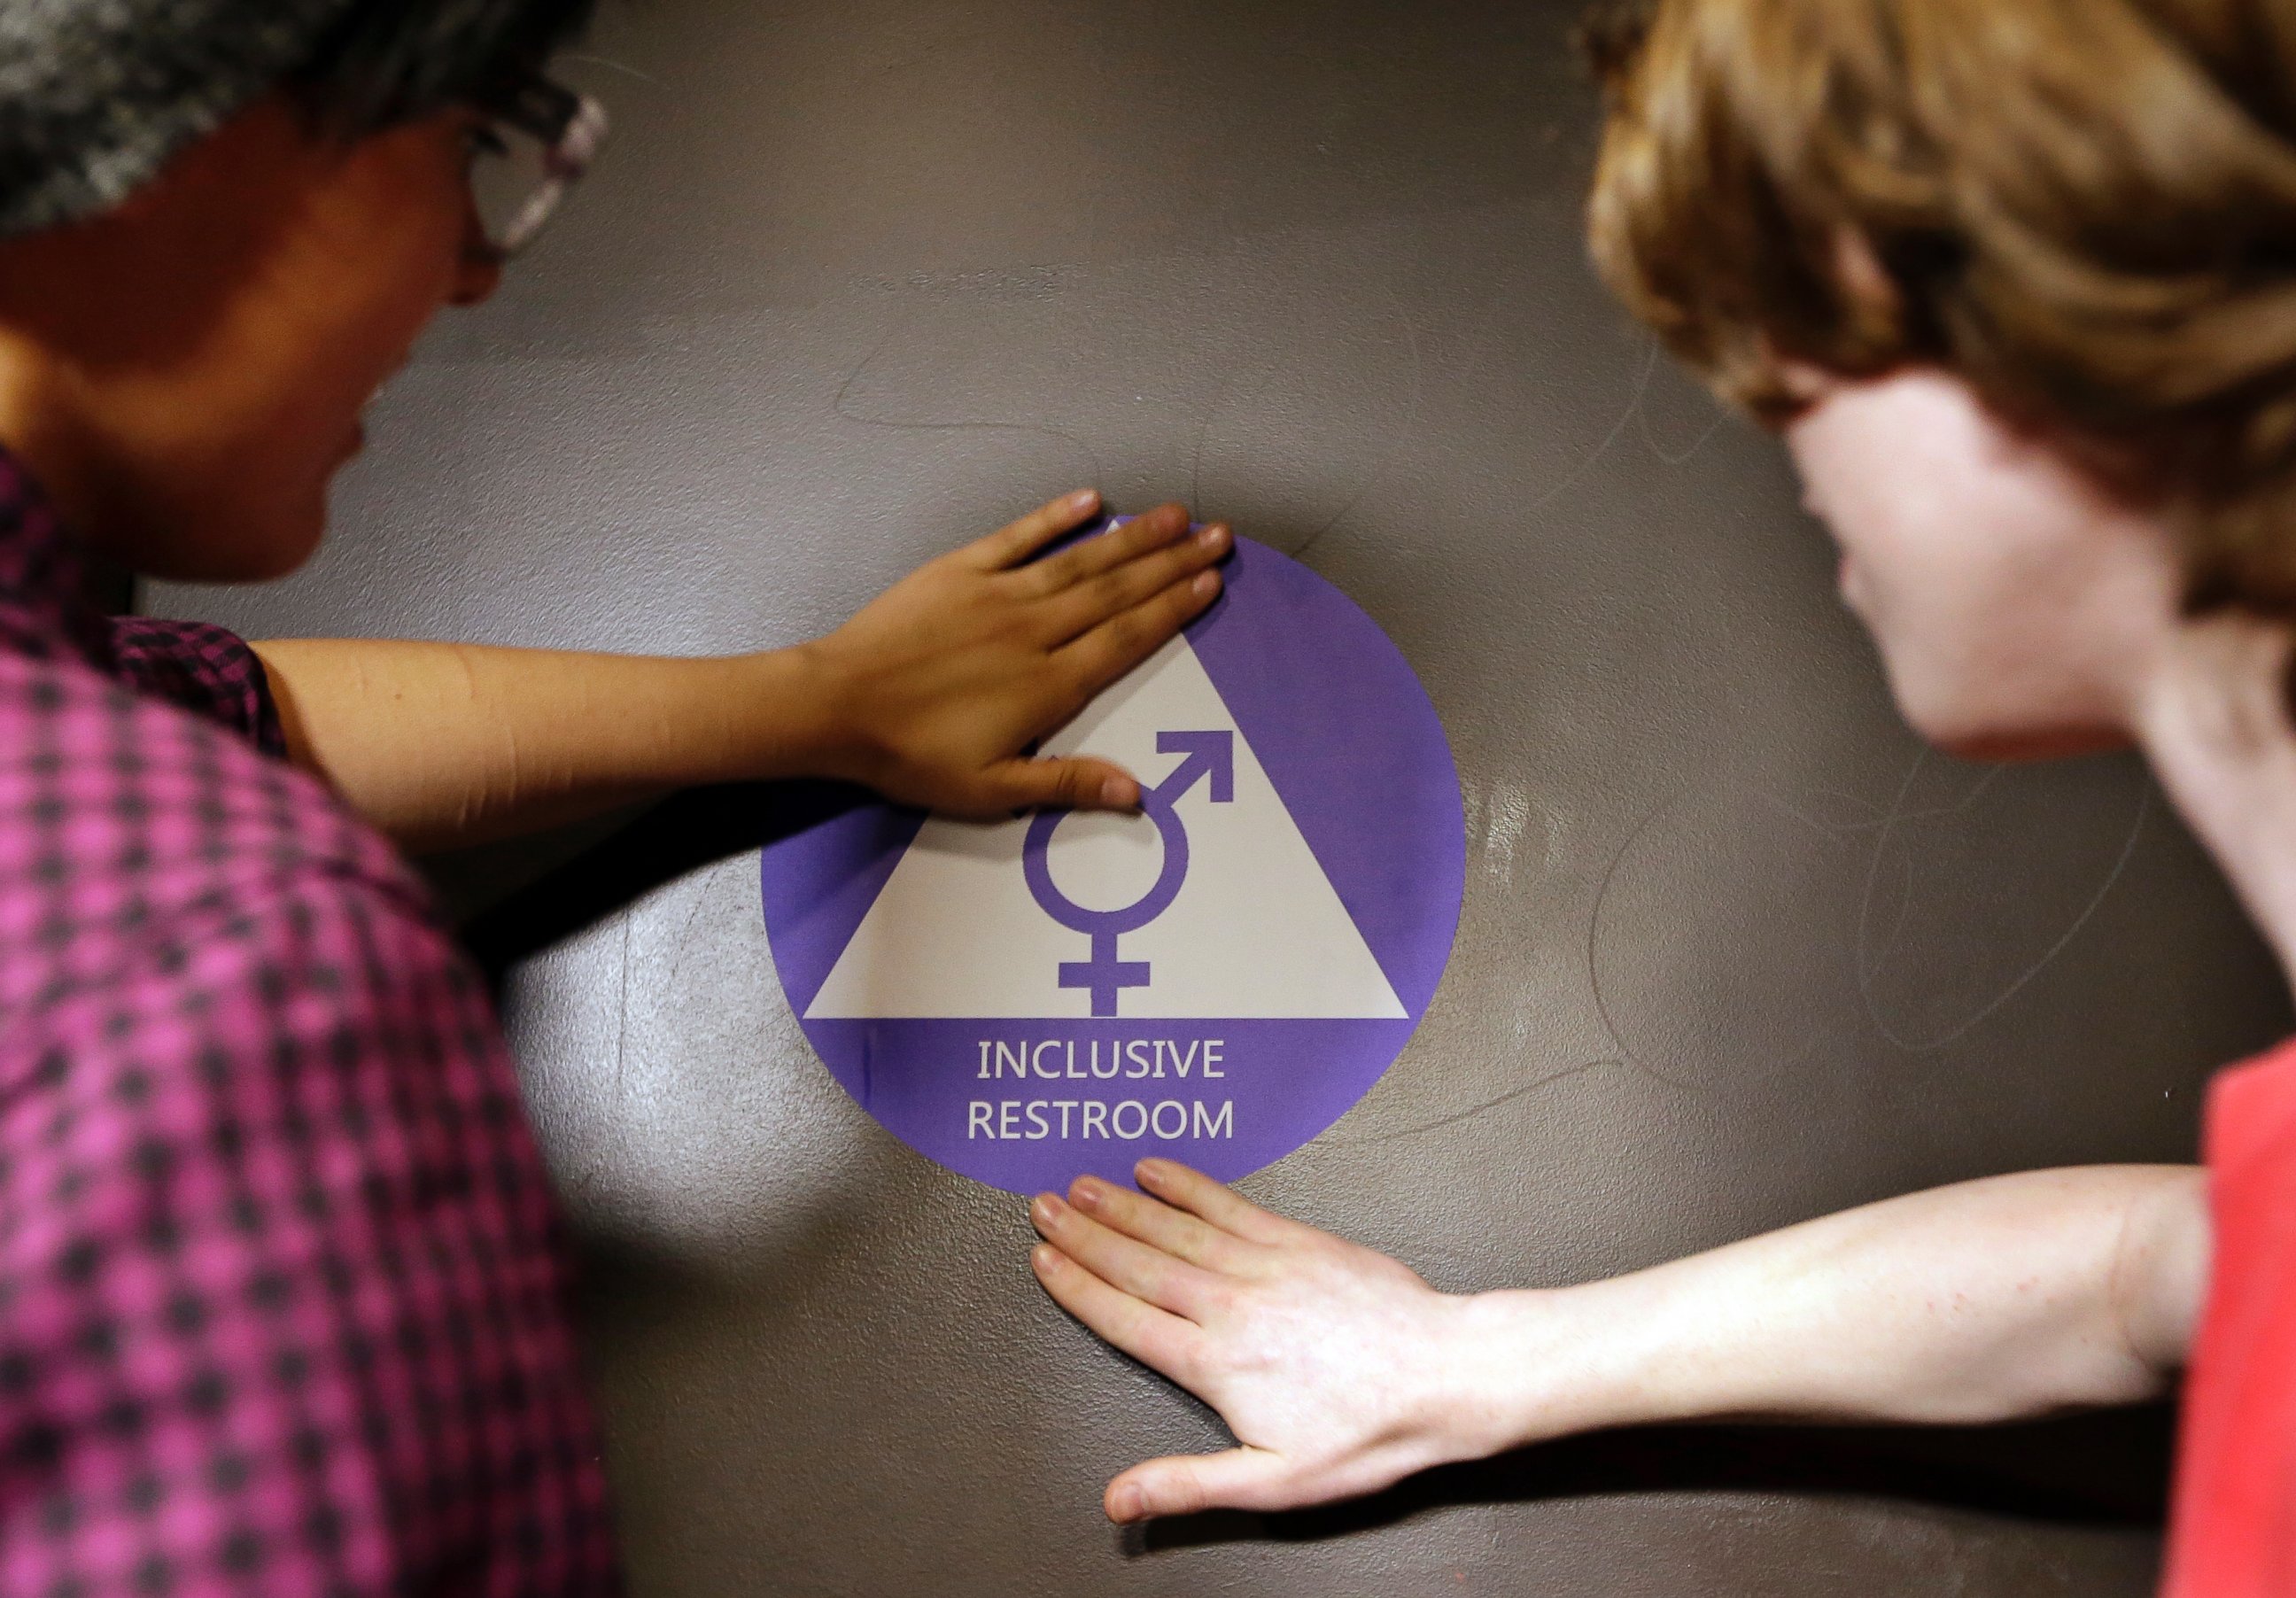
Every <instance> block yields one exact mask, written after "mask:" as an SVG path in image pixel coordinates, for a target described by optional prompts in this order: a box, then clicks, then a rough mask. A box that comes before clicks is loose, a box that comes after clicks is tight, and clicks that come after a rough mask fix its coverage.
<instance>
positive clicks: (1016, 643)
mask: <svg viewBox="0 0 2296 1598" xmlns="http://www.w3.org/2000/svg"><path fill="white" fill-rule="evenodd" d="M1099 508H1100V500H1099V496H1097V495H1095V494H1091V493H1088V492H1087V493H1079V494H1073V495H1070V496H1067V497H1066V498H1064V499H1059V500H1055V501H1054V502H1053V503H1052V504H1048V505H1046V506H1045V507H1044V508H1043V509H1041V510H1039V511H1037V512H1035V513H1034V514H1033V515H1030V516H1028V517H1026V518H1024V519H1022V520H1020V521H1017V522H1015V523H1013V525H1012V526H1011V527H1008V528H1006V529H1004V530H1003V531H1001V532H998V533H996V534H994V535H992V536H991V537H988V538H984V539H982V540H981V541H980V542H979V543H977V544H973V545H970V546H968V547H966V548H964V549H960V550H958V551H956V552H955V553H953V554H949V555H946V556H943V557H942V558H941V559H939V560H938V561H933V562H931V564H930V565H927V566H925V567H923V568H922V569H920V570H917V571H916V572H914V573H912V574H911V575H910V576H909V577H908V578H906V579H904V580H903V581H902V582H900V583H898V584H897V585H896V586H894V587H892V588H891V589H890V590H889V591H888V592H887V593H885V594H883V595H882V596H881V597H880V598H879V599H877V600H876V601H875V602H873V603H872V604H870V605H869V606H868V607H866V608H865V609H864V610H863V611H861V612H860V613H859V614H858V615H857V616H856V617H854V619H852V620H851V621H849V622H848V623H847V624H846V625H845V626H844V627H840V628H839V629H838V630H837V631H836V632H834V633H832V634H831V635H829V636H828V637H826V638H823V639H819V640H817V641H816V642H814V643H808V644H802V645H799V647H797V648H794V649H784V650H775V651H770V652H767V653H763V654H753V655H739V656H733V657H728V658H723V659H717V660H666V659H652V658H644V657H637V656H627V655H598V654H567V653H559V652H555V651H546V650H519V649H483V648H478V647H473V646H466V645H462V644H452V643H390V642H381V641H372V640H332V639H329V640H283V641H278V642H272V643H258V644H257V645H255V650H256V652H257V654H258V655H259V656H260V657H261V658H262V660H263V664H264V668H265V670H266V674H267V675H268V676H269V678H270V681H271V685H272V691H273V696H274V698H275V700H276V701H277V702H278V705H279V708H280V713H281V718H282V720H283V722H284V723H285V725H286V730H287V741H288V750H289V754H290V756H291V758H293V759H294V760H295V762H296V763H297V764H298V765H300V766H304V767H306V768H307V769H309V770H312V771H315V772H316V773H318V774H321V775H323V776H324V777H325V778H326V779H327V780H328V781H329V782H331V783H333V785H334V786H335V788H336V789H337V791H340V793H342V794H343V796H344V797H345V798H346V799H349V800H350V802H351V803H352V804H353V805H355V806H357V807H358V808H359V809H360V810H361V811H362V812H364V813H365V815H367V816H368V817H369V818H370V819H372V820H373V822H374V823H375V824H377V825H379V826H381V828H382V829H383V830H384V831H386V832H389V833H391V834H392V835H393V836H394V837H396V838H398V840H399V841H400V842H402V843H403V844H405V845H406V846H407V847H408V848H415V849H428V848H447V847H451V846H453V845H457V844H463V843H475V842H480V841H484V840H488V839H490V838H499V837H504V836H507V835H510V834H512V833H517V832H529V831H532V830H534V829H536V828H538V827H543V826H549V825H553V824H558V823H561V822H567V821H573V820H576V819H578V818H580V817H581V816H583V815H589V814H593V813H594V812H597V811H600V810H603V809H606V808H608V807H611V806H614V805H617V804H620V803H624V802H627V801H628V800H631V799H639V798H643V797H644V796H646V795H649V794H652V793H658V792H661V791H667V790H669V789H672V788H680V787H686V786H690V785H693V784H695V783H717V782H734V781H760V780H769V779H775V778H782V777H794V776H823V777H842V778H848V779H850V780H852V781H855V782H858V783H867V784H868V785H870V786H871V787H873V788H876V789H878V790H879V791H881V792H883V793H885V794H886V795H888V796H889V797H890V798H893V799H899V800H902V801H905V802H907V803H913V804H918V805H922V806H926V807H931V808H933V809H938V810H943V811H947V812H950V813H952V814H956V815H974V816H990V815H1002V814H1005V813H1006V812H1009V811H1012V810H1015V809H1021V808H1026V807H1032V806H1037V805H1047V804H1062V805H1070V806H1077V807H1084V808H1088V809H1092V808H1119V809H1120V808H1124V807H1128V806H1131V805H1133V804H1136V803H1137V802H1138V799H1139V788H1138V785H1137V784H1136V783H1134V782H1133V781H1132V779H1131V778H1130V776H1129V775H1128V774H1126V773H1124V772H1122V771H1120V770H1119V769H1118V768H1116V767H1115V766H1110V765H1108V764H1107V763H1105V762H1103V761H1099V760H1090V759H1067V760H1049V759H1046V760H1037V759H1029V758H1024V757H1023V751H1024V750H1026V749H1027V748H1028V746H1029V744H1030V743H1031V742H1034V741H1035V740H1037V738H1039V737H1042V736H1043V735H1044V734H1046V733H1050V732H1052V731H1054V729H1055V728H1057V727H1059V726H1060V725H1061V724H1062V723H1063V722H1065V721H1066V720H1068V719H1069V717H1071V716H1073V715H1075V714H1076V712H1077V711H1078V710H1079V709H1083V708H1084V706H1085V705H1086V704H1087V702H1088V701H1090V700H1091V699H1092V697H1093V696H1094V695H1095V694H1096V693H1097V692H1100V690H1101V689H1103V688H1104V687H1106V686H1107V685H1108V684H1111V683H1112V682H1114V681H1115V680H1116V679H1117V678H1119V677H1120V676H1123V675H1124V674H1125V673H1126V672H1128V671H1129V670H1130V669H1131V668H1133V667H1135V666H1136V665H1138V664H1139V663H1140V662H1141V661H1142V660H1145V659H1147V657H1148V656H1149V655H1151V654H1152V653H1153V652H1154V651H1156V650H1157V649H1158V648H1159V647H1160V646H1161V645H1162V644H1163V643H1165V642H1166V641H1167V640H1168V639H1169V638H1170V637H1171V636H1172V635H1173V634H1175V633H1177V631H1178V630H1179V629H1180V628H1181V627H1183V626H1185V624H1186V623H1187V622H1189V621H1190V620H1193V619H1194V618H1195V617H1196V616H1197V615H1198V614H1199V613H1200V612H1201V611H1202V610H1203V609H1204V607H1205V606H1207V605H1209V604H1210V603H1211V602H1212V600H1213V598H1214V597H1215V596H1216V595H1217V594H1218V591H1219V577H1218V573H1217V572H1216V571H1214V570H1211V568H1212V567H1213V566H1214V565H1215V564H1216V563H1217V562H1218V561H1219V560H1220V559H1221V558H1222V557H1223V556H1225V555H1226V553H1227V549H1228V542H1229V540H1228V534H1227V529H1226V528H1224V527H1216V528H1210V529H1206V530H1205V531H1204V532H1203V533H1201V534H1197V535H1193V536H1192V535H1191V534H1190V533H1189V531H1188V517H1187V512H1185V511H1184V510H1182V509H1181V508H1180V507H1179V506H1177V505H1166V506H1164V507H1162V508H1160V509H1159V510H1156V511H1153V512H1150V513H1149V514H1147V515H1145V516H1143V517H1140V518H1139V519H1137V520H1134V521H1131V522H1128V523H1127V524H1126V525H1125V526H1123V527H1122V528H1120V529H1117V530H1116V531H1114V532H1111V533H1109V534H1107V535H1105V536H1103V537H1097V538H1092V539H1088V540H1087V541H1085V542H1083V543H1080V544H1078V545H1075V546H1074V547H1072V548H1070V549H1067V550H1063V551H1062V552H1061V553H1058V554H1055V555H1053V556H1050V557H1047V558H1046V559H1043V560H1037V559H1036V558H1035V557H1036V556H1037V554H1038V553H1039V552H1040V551H1041V550H1043V549H1044V548H1045V547H1046V545H1049V544H1051V543H1053V542H1054V541H1055V540H1057V539H1058V538H1060V537H1062V535H1064V534H1066V533H1069V532H1071V531H1073V530H1074V529H1076V528H1078V527H1079V526H1081V525H1082V524H1083V523H1084V522H1085V521H1087V520H1088V519H1090V518H1091V517H1092V516H1093V515H1094V514H1095V513H1096V512H1098V510H1099Z"/></svg>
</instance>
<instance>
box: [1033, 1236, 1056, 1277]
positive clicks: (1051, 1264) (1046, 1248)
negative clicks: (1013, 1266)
mask: <svg viewBox="0 0 2296 1598" xmlns="http://www.w3.org/2000/svg"><path fill="white" fill-rule="evenodd" d="M1060 1259H1061V1257H1060V1255H1059V1253H1058V1252H1056V1251H1055V1250H1054V1248H1053V1246H1052V1245H1051V1244H1050V1243H1038V1244H1037V1246H1036V1247H1035V1248H1033V1249H1031V1250H1029V1264H1030V1265H1032V1266H1036V1268H1037V1269H1038V1270H1040V1271H1051V1270H1055V1269H1057V1268H1059V1266H1060Z"/></svg>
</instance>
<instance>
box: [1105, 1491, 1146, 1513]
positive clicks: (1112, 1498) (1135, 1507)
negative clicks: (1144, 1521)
mask: <svg viewBox="0 0 2296 1598" xmlns="http://www.w3.org/2000/svg"><path fill="white" fill-rule="evenodd" d="M1108 1512H1109V1513H1110V1514H1111V1515H1113V1516H1114V1517H1115V1518H1116V1519H1118V1520H1138V1519H1139V1518H1140V1489H1139V1488H1138V1487H1118V1488H1117V1489H1116V1490H1115V1491H1114V1492H1112V1493H1111V1494H1110V1495H1109V1496H1108Z"/></svg>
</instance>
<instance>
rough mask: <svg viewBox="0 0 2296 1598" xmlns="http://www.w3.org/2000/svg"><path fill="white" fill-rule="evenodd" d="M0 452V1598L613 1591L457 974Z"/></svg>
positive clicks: (584, 1440)
mask: <svg viewBox="0 0 2296 1598" xmlns="http://www.w3.org/2000/svg"><path fill="white" fill-rule="evenodd" d="M83 588H84V584H83V583H82V580H81V578H80V575H79V569H78V561H77V560H76V558H75V557H74V555H73V553H72V551H71V549H70V545H69V544H68V542H67V541H66V539H65V537H63V535H62V532H61V529H60V528H59V527H58V525H57V521H56V518H55V515H54V512H53V510H52V509H51V508H50V506H49V505H48V504H47V503H46V502H45V500H44V499H43V498H42V497H41V496H40V494H39V492H38V490H37V488H35V487H34V486H33V485H32V484H31V482H30V481H29V479H27V478H26V476H25V475H24V473H23V471H22V470H21V467H20V466H19V465H17V463H15V462H14V461H12V460H11V459H9V458H8V457H7V456H6V455H4V454H0V1593H6V1594H26V1595H27V1598H31V1595H35V1594H37V1595H39V1598H62V1595H64V1594H83V1595H86V1598H96V1595H99V1594H101V1595H106V1598H108V1595H110V1594H122V1595H125V1594H175V1595H179V1598H205V1595H208V1594H266V1595H268V1594H280V1595H288V1598H293V1595H299V1594H315V1595H316V1594H385V1593H390V1594H400V1593H410V1594H411V1593H423V1594H502V1595H504V1598H509V1595H510V1594H521V1595H523V1594H575V1593H580V1594H592V1593H609V1592H612V1591H614V1590H616V1588H617V1586H618V1582H617V1577H616V1561H615V1558H614V1551H613V1545H612V1538H611V1530H610V1528H609V1525H608V1520H607V1514H606V1506H605V1489H604V1484H603V1476H602V1474H601V1471H600V1468H599V1446H598V1433H597V1428H596V1425H595V1422H594V1420H593V1418H592V1415H591V1412H590V1407H589V1405H588V1402H587V1400H586V1397H585V1396H584V1393H583V1390H582V1387H581V1383H580V1381H579V1378H578V1371H577V1367H576V1362H575V1351H574V1345H573V1340H572V1338H571V1336H570V1330H569V1326H568V1321H567V1315H566V1308H565V1289H566V1265H565V1258H564V1250H563V1246H562V1239H561V1237H560V1234H559V1225H558V1220H557V1217H556V1212H555V1209H554V1207H553V1202H552V1200H551V1197H550V1193H549V1189H548V1187H547V1185H546V1184H545V1177H544V1172H543V1166H542V1160H541V1157H540V1155H539V1153H538V1151H537V1148H536V1146H535V1142H534V1137H533V1135H532V1133H531V1131H530V1129H529V1127H528V1125H527V1122H526V1119H525V1116H524V1114H523V1112H522V1110H521V1105H520V1100H519V1094H518V1083H517V1078H516V1077H515V1075H514V1071H513V1067H512V1060H511V1057H510V1053H509V1052H508V1049H507V1048H506V1046H505V1045H504V1041H503V1037H502V1034H501V1032H500V1030H499V1028H497V1026H496V1022H495V1019H494V1016H493V1014H492V1012H491V1010H490V1007H489V1005H488V998H487V995H486V992H485V990H484V987H482V985H481V983H480V979H479V977H478V975H477V974H476V972H475V971H472V969H471V966H470V965H469V964H468V963H467V962H466V961H465V960H464V959H463V956H462V955H460V954H458V953H457V951H456V949H455V946H454V944H453V942H452V940H451V939H450V938H449V937H448V934H447V930H446V929H445V928H444V927H443V926H442V925H441V924H440V923H439V918H438V916H437V914H436V913H435V912H434V910H433V909H432V907H431V904H430V898H429V896H428V895H427V894H426V893H425V892H424V890H423V889H422V886H421V885H420V883H419V882H418V881H417V880H416V879H415V878H414V876H413V874H412V873H410V872H409V871H408V869H407V867H406V865H404V864H403V863H402V862H401V860H400V859H399V858H398V855H397V854H396V853H395V852H394V851H393V850H392V849H391V848H390V846H389V844H387V843H386V842H384V841H383V840H381V838H379V837H378V836H376V835H375V833H374V832H372V831H371V830H370V829H369V828H367V827H366V826H365V824H362V823H361V822H360V821H359V820H358V819H357V817H356V816H355V815H352V814H351V813H350V811H349V810H348V808H347V807H345V806H344V805H342V804H341V803H340V801H339V800H337V799H335V798H334V797H333V796H332V794H330V793H329V792H328V791H327V790H326V789H325V788H324V786H323V785H322V784H320V783H316V782H315V781H313V780H311V779H310V778H308V777H307V776H304V775H302V774H299V773H298V772H296V771H294V770H292V769H291V768H290V767H289V766H287V765H285V764H284V763H283V761H282V760H281V759H280V758H278V757H279V755H280V753H281V750H282V744H281V740H280V734H279V728H278V719H277V717H276V715H275V711H274V710H273V708H272V705H271V702H270V698H269V693H268V690H267V688H266V684H265V682H264V677H263V672H262V668H261V666H260V664H259V662H258V661H257V660H255V658H254V657H253V655H252V654H251V653H250V651H249V650H248V649H247V646H246V645H245V644H244V643H241V642H240V641H239V640H238V639H236V638H234V637H233V636H232V635H230V634H228V633H225V632H222V631H220V630H219V629H217V628H213V627H198V626H193V625H186V624H178V623H172V622H159V621H151V620H143V619H127V620H122V621H116V622H114V621H107V620H105V619H103V618H102V617H101V616H99V615H97V614H95V613H94V611H91V610H90V609H89V608H88V607H87V606H86V604H84V603H83V602H81V600H80V598H79V595H80V594H81V592H82V591H83Z"/></svg>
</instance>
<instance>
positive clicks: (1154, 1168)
mask: <svg viewBox="0 0 2296 1598" xmlns="http://www.w3.org/2000/svg"><path fill="white" fill-rule="evenodd" d="M1132 1174H1133V1175H1134V1176H1137V1177H1139V1178H1140V1180H1141V1182H1142V1184H1148V1183H1152V1182H1161V1181H1162V1180H1163V1179H1164V1162H1163V1161H1162V1160H1142V1161H1141V1162H1140V1163H1139V1164H1138V1165H1136V1166H1134V1167H1133V1168H1132Z"/></svg>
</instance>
